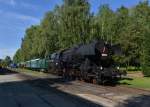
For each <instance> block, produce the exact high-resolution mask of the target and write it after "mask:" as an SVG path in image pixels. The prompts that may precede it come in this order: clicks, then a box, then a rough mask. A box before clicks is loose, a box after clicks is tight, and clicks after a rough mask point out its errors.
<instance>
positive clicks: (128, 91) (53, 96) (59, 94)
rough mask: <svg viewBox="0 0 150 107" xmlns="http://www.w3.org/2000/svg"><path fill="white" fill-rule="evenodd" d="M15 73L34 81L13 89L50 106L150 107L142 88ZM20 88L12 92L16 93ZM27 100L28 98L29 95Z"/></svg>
mask: <svg viewBox="0 0 150 107" xmlns="http://www.w3.org/2000/svg"><path fill="white" fill-rule="evenodd" d="M14 75H18V76H16V77H17V79H18V78H19V79H23V80H24V79H27V80H30V81H25V82H23V83H22V82H21V84H19V85H14V86H12V87H18V88H13V90H17V89H18V90H19V91H20V93H19V95H22V94H23V93H24V90H25V92H26V91H27V93H25V94H23V95H24V96H26V95H28V94H31V95H30V96H34V98H38V99H40V101H42V102H44V104H48V106H50V107H51V106H52V107H80V106H81V107H84V106H85V107H93V106H96V107H98V106H100V105H102V106H104V107H133V106H135V107H149V105H150V91H144V90H141V89H133V88H128V87H122V86H98V85H94V84H89V83H84V82H80V81H67V82H63V80H62V79H61V78H58V77H57V76H54V75H51V74H49V75H44V76H41V75H40V76H39V77H35V76H34V77H33V76H32V74H31V75H30V73H28V74H26V73H21V74H20V73H19V74H14ZM3 78H4V77H3ZM11 78H15V76H11ZM9 79H10V78H9ZM2 80H3V79H2ZM6 80H7V79H6ZM11 80H12V79H11ZM0 81H1V79H0ZM19 83H20V82H19ZM17 84H18V83H17ZM0 86H1V85H0ZM27 87H28V88H27ZM6 89H7V86H6ZM31 89H32V90H31ZM19 91H15V92H12V93H15V94H16V93H18V92H19ZM22 92H23V93H22ZM28 92H29V93H28ZM30 92H31V93H30ZM35 96H36V97H35ZM21 97H22V96H21ZM21 97H17V98H18V99H19V98H20V99H19V100H16V101H17V103H18V102H20V100H21ZM34 98H33V99H34ZM24 99H25V100H27V99H28V97H26V98H24ZM21 101H22V100H21ZM31 101H32V100H31ZM29 102H30V101H29ZM57 102H59V103H57ZM91 102H93V103H91ZM53 103H54V104H53ZM6 107H7V106H6ZM14 107H15V106H14ZM19 107H20V106H19ZM21 107H24V106H21ZM26 107H27V106H26ZM29 107H30V106H29ZM32 107H34V106H32ZM36 107H47V106H36Z"/></svg>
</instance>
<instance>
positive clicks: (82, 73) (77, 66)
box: [50, 40, 126, 83]
mask: <svg viewBox="0 0 150 107" xmlns="http://www.w3.org/2000/svg"><path fill="white" fill-rule="evenodd" d="M121 53H122V52H121V48H120V46H119V45H111V44H108V43H106V42H104V41H103V40H95V41H93V42H91V43H89V44H80V45H76V46H74V47H72V48H69V49H66V50H62V51H59V52H56V53H53V54H52V55H51V64H50V65H51V69H53V70H52V71H56V73H57V74H59V75H62V76H63V77H64V78H66V79H67V78H78V79H81V80H86V81H92V82H94V83H104V82H107V81H111V80H113V79H114V78H116V77H120V76H121V75H123V74H126V73H125V72H123V71H120V70H119V67H118V66H117V64H116V63H115V62H114V60H113V58H112V56H113V55H121Z"/></svg>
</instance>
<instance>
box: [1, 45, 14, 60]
mask: <svg viewBox="0 0 150 107" xmlns="http://www.w3.org/2000/svg"><path fill="white" fill-rule="evenodd" d="M15 52H16V49H3V48H0V59H4V58H5V57H6V56H10V57H11V58H13V55H14V54H15Z"/></svg>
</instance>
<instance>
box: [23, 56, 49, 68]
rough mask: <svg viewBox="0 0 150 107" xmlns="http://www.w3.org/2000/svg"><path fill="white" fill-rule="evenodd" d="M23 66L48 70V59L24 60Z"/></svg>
mask: <svg viewBox="0 0 150 107" xmlns="http://www.w3.org/2000/svg"><path fill="white" fill-rule="evenodd" d="M25 67H26V68H28V69H34V70H48V67H49V60H48V59H46V58H45V59H40V58H39V59H33V60H29V61H26V62H25Z"/></svg>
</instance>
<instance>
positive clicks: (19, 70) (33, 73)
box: [11, 68, 47, 77]
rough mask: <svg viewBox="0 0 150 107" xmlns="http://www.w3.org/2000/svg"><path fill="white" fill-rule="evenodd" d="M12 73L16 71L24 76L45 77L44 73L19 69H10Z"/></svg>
mask: <svg viewBox="0 0 150 107" xmlns="http://www.w3.org/2000/svg"><path fill="white" fill-rule="evenodd" d="M11 70H12V71H16V72H21V73H25V74H29V75H32V76H37V77H39V76H47V74H46V73H43V72H39V71H33V70H28V69H21V68H17V69H11Z"/></svg>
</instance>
